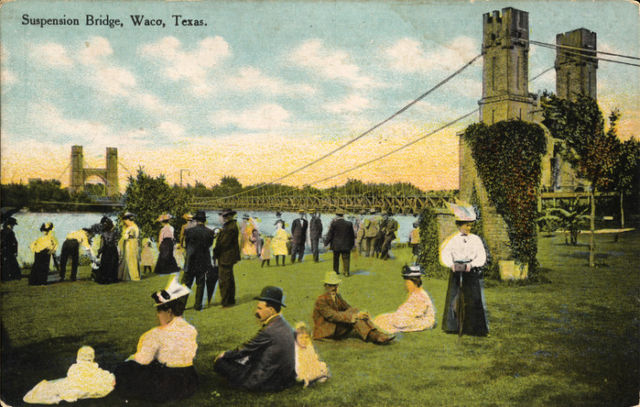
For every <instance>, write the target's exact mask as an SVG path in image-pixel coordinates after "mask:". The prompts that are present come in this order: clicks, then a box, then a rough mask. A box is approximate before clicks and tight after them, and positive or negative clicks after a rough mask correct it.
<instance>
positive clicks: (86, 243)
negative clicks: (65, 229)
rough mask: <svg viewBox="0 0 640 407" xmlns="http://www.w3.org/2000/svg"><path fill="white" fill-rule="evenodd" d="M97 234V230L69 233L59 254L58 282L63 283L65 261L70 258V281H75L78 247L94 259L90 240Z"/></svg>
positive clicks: (65, 268) (81, 230)
mask: <svg viewBox="0 0 640 407" xmlns="http://www.w3.org/2000/svg"><path fill="white" fill-rule="evenodd" d="M96 232H97V228H95V227H94V228H91V229H87V228H85V229H80V230H76V231H75V232H71V233H69V234H68V235H67V238H66V239H65V240H64V242H63V243H62V252H61V253H60V281H61V282H62V281H64V277H65V274H66V272H67V259H69V257H71V281H76V276H77V274H78V259H79V251H80V246H82V248H83V249H84V250H85V251H86V252H87V253H88V254H89V256H91V258H92V259H93V258H95V254H94V253H93V249H92V248H91V243H90V239H91V238H92V237H93V235H94V234H95V233H96Z"/></svg>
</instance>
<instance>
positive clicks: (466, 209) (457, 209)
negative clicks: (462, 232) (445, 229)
mask: <svg viewBox="0 0 640 407" xmlns="http://www.w3.org/2000/svg"><path fill="white" fill-rule="evenodd" d="M448 205H449V208H450V209H451V211H452V212H453V216H455V218H456V220H457V221H460V222H475V220H476V210H475V208H474V207H473V206H471V205H469V204H467V203H464V204H463V203H459V204H453V203H450V202H449V203H448Z"/></svg>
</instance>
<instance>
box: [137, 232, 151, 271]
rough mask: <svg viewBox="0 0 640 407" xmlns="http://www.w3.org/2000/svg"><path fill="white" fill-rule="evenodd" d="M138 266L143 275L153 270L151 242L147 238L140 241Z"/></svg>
mask: <svg viewBox="0 0 640 407" xmlns="http://www.w3.org/2000/svg"><path fill="white" fill-rule="evenodd" d="M140 265H141V266H142V273H143V274H147V273H151V270H152V269H153V252H152V251H151V240H149V238H144V239H142V251H141V252H140Z"/></svg>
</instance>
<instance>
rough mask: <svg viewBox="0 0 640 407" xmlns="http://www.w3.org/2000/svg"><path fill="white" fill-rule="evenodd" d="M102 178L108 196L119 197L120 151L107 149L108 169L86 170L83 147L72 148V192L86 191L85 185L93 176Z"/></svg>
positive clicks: (70, 186)
mask: <svg viewBox="0 0 640 407" xmlns="http://www.w3.org/2000/svg"><path fill="white" fill-rule="evenodd" d="M94 175H95V176H98V177H100V178H101V179H102V180H103V181H104V183H105V186H106V190H107V195H108V196H115V195H118V193H119V192H120V191H119V188H118V149H117V148H114V147H107V157H106V168H85V167H84V154H83V150H82V146H72V147H71V182H70V185H69V189H70V190H71V192H80V191H84V184H85V182H86V180H87V178H89V177H91V176H94Z"/></svg>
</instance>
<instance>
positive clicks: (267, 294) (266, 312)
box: [213, 286, 296, 391]
mask: <svg viewBox="0 0 640 407" xmlns="http://www.w3.org/2000/svg"><path fill="white" fill-rule="evenodd" d="M282 297H283V293H282V289H281V288H279V287H273V286H267V287H265V288H263V289H262V292H261V293H260V296H259V297H256V298H255V299H256V300H258V305H257V307H256V313H255V316H256V318H257V319H258V320H259V321H260V323H261V324H262V328H261V329H260V331H258V334H257V335H256V336H255V337H253V339H251V340H250V341H249V342H247V343H246V344H244V345H242V346H240V347H239V348H237V349H236V350H228V351H226V352H222V353H220V354H219V355H218V356H217V357H216V359H215V361H214V366H213V368H214V370H215V371H216V372H217V373H218V374H220V375H222V376H224V377H226V378H227V380H228V381H229V384H230V385H231V386H232V387H238V388H242V389H245V390H251V391H280V390H283V389H286V388H287V387H290V386H292V385H293V384H295V383H296V370H295V344H294V342H295V339H294V333H293V329H292V328H291V325H289V323H287V321H286V320H285V319H284V317H283V316H282V315H281V314H280V309H281V307H284V306H285V305H284V304H283V302H282Z"/></svg>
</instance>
